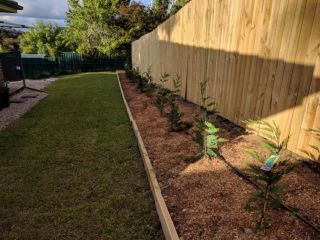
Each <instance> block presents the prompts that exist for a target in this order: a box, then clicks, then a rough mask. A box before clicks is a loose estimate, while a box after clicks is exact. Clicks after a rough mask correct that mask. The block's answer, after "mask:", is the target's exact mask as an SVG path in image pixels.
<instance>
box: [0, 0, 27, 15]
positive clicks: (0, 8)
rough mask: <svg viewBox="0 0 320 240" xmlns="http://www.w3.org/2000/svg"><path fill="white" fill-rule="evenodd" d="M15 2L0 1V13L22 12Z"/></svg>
mask: <svg viewBox="0 0 320 240" xmlns="http://www.w3.org/2000/svg"><path fill="white" fill-rule="evenodd" d="M22 9H23V7H22V6H20V5H19V4H18V3H17V2H16V1H12V0H0V12H8V13H16V12H17V11H18V10H22Z"/></svg>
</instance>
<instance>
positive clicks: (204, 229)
mask: <svg viewBox="0 0 320 240" xmlns="http://www.w3.org/2000/svg"><path fill="white" fill-rule="evenodd" d="M120 80H121V84H122V88H123V90H124V93H125V97H126V100H127V102H128V104H129V107H130V109H131V112H132V114H133V117H134V119H135V121H136V123H137V125H138V128H139V130H140V133H141V136H142V138H143V141H144V144H145V146H146V149H147V151H148V154H149V157H150V159H151V162H152V164H153V167H154V169H155V171H156V176H157V179H158V181H159V185H160V187H161V191H162V194H163V196H164V199H165V201H166V204H167V206H168V209H169V212H170V214H171V217H172V219H173V221H174V223H175V226H176V229H177V232H178V234H179V236H180V238H181V239H263V238H267V237H270V238H271V239H318V238H317V237H318V236H319V235H318V233H317V232H316V231H314V230H313V229H312V228H311V227H310V226H308V225H306V224H305V223H303V222H301V221H300V220H299V219H297V218H295V217H294V216H292V215H291V214H290V213H289V212H287V211H285V210H283V209H276V210H272V212H271V216H272V219H271V225H270V228H269V229H268V231H267V232H268V234H267V237H266V236H265V235H264V233H263V232H257V233H255V232H254V226H255V224H256V222H257V220H256V217H255V216H254V215H253V214H252V213H250V212H248V211H246V210H245V208H244V206H245V204H246V201H247V199H248V198H249V197H250V194H251V193H253V192H254V191H256V189H255V188H254V187H253V186H252V185H250V184H249V183H248V182H246V181H244V180H243V179H241V178H240V177H239V176H238V175H236V174H235V173H234V172H233V171H232V170H231V169H230V168H229V167H227V166H226V164H225V163H224V162H222V161H221V160H218V159H213V160H207V159H201V160H199V161H197V162H195V163H187V162H186V161H185V159H186V158H188V157H190V156H193V155H195V154H196V153H197V152H198V151H199V146H198V144H197V143H196V142H195V141H194V139H193V136H192V133H193V131H194V127H192V128H190V129H188V130H185V131H182V132H169V131H168V128H169V127H168V125H169V123H168V120H167V118H166V117H162V116H161V114H160V112H159V110H158V108H157V107H156V106H155V105H154V100H155V99H154V98H155V96H154V95H152V96H151V97H148V96H146V95H145V94H144V93H141V91H140V90H138V89H136V87H135V85H134V84H133V83H130V82H129V81H128V79H127V78H126V77H125V74H123V73H120ZM178 103H179V104H178V105H179V109H180V111H181V112H182V113H183V114H184V115H183V117H182V120H183V122H187V123H188V124H189V125H192V126H195V123H194V119H195V117H198V116H200V115H201V114H203V113H202V110H201V109H200V107H199V106H197V105H195V104H193V103H190V102H187V101H184V100H183V99H179V100H178ZM211 121H212V122H213V123H214V124H215V125H216V126H217V127H219V128H220V129H221V130H220V135H221V136H222V137H224V138H226V139H228V142H226V143H224V144H223V145H222V147H221V153H222V155H223V156H224V157H225V158H226V160H227V161H229V162H230V163H232V165H234V166H235V167H237V168H238V169H240V170H241V171H243V172H246V171H247V170H246V169H247V168H248V167H247V162H248V161H251V160H250V157H248V156H247V155H246V154H245V153H244V152H243V148H244V147H251V148H253V149H256V150H258V151H260V152H262V153H263V149H262V148H261V146H260V144H261V141H262V139H261V138H260V137H258V136H256V135H253V134H247V133H246V132H245V131H244V130H243V129H242V128H240V127H238V126H235V125H233V124H232V123H230V122H228V121H227V120H225V119H223V118H221V117H219V116H216V117H212V118H211ZM285 154H290V153H285ZM295 165H296V167H295V170H294V171H292V172H291V173H290V174H288V175H286V176H285V177H284V178H283V179H282V180H281V181H282V182H284V183H288V184H289V187H288V189H287V190H285V197H284V201H283V202H284V203H286V204H288V205H289V206H291V207H292V208H293V209H294V210H295V211H297V212H298V213H299V214H300V215H302V216H304V217H305V218H306V219H308V220H309V221H310V222H312V223H313V224H315V225H319V224H320V204H319V203H320V186H319V179H320V175H319V173H317V172H316V171H314V170H313V169H310V168H309V167H308V166H307V165H306V164H304V163H302V162H300V161H297V160H296V161H295Z"/></svg>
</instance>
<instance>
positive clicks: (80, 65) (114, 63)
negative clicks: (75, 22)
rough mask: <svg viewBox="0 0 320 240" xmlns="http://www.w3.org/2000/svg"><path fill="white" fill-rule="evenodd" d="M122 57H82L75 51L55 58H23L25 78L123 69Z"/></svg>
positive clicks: (123, 60)
mask: <svg viewBox="0 0 320 240" xmlns="http://www.w3.org/2000/svg"><path fill="white" fill-rule="evenodd" d="M124 62H125V59H124V58H120V57H108V56H96V57H83V56H81V55H78V54H77V53H63V54H62V55H61V56H59V57H57V58H49V57H48V58H43V59H41V58H23V59H22V64H23V69H24V74H25V76H26V78H33V79H36V78H43V77H49V76H52V75H64V74H71V73H77V72H96V71H115V70H117V69H123V67H124Z"/></svg>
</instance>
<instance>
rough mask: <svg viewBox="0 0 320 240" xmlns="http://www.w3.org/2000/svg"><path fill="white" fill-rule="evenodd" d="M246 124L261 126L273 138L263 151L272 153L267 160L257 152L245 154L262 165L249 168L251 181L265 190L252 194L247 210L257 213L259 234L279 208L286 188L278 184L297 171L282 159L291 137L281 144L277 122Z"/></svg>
mask: <svg viewBox="0 0 320 240" xmlns="http://www.w3.org/2000/svg"><path fill="white" fill-rule="evenodd" d="M245 122H246V123H250V124H252V123H253V124H259V127H260V131H262V133H263V135H264V136H267V137H268V138H269V139H264V140H263V143H262V145H263V147H264V148H265V149H266V150H268V153H269V154H268V157H267V158H264V157H263V156H262V155H261V154H259V153H258V152H256V151H255V150H252V149H245V152H246V153H247V154H248V155H249V156H251V157H252V158H253V159H254V160H256V162H257V163H258V165H257V164H255V163H250V164H248V166H249V171H250V172H251V175H250V177H251V178H252V179H255V180H256V181H257V183H258V184H259V185H260V186H261V189H260V190H259V191H258V192H257V193H254V194H252V196H251V197H250V199H249V200H248V202H247V204H246V209H247V210H249V211H253V212H255V213H256V215H257V216H258V218H259V221H258V223H257V226H256V228H257V230H260V229H264V230H265V231H266V229H267V227H268V222H269V221H270V217H269V216H268V211H269V209H272V208H274V207H278V206H279V204H278V203H279V199H280V197H281V196H280V195H281V192H282V190H283V189H284V187H285V186H284V185H282V186H281V185H279V184H278V183H279V181H280V180H281V179H282V177H283V176H284V175H285V174H288V173H289V172H290V171H291V170H292V169H293V167H292V166H291V165H290V164H288V159H284V160H282V159H281V157H280V152H281V150H283V149H285V148H286V146H287V144H288V141H289V138H290V137H289V136H288V137H286V138H284V139H283V140H281V130H280V128H279V127H278V126H277V125H276V124H275V123H274V122H273V123H268V122H266V121H262V120H247V121H245ZM271 195H272V197H271ZM274 199H277V200H274Z"/></svg>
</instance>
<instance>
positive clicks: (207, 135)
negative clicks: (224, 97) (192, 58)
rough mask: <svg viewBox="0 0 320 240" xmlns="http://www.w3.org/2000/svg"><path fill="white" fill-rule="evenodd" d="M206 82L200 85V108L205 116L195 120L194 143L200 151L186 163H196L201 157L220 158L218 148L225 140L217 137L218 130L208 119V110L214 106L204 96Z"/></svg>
mask: <svg viewBox="0 0 320 240" xmlns="http://www.w3.org/2000/svg"><path fill="white" fill-rule="evenodd" d="M206 89H207V82H206V81H204V82H201V83H200V93H201V106H202V108H203V109H204V110H205V115H204V116H203V117H202V118H198V119H196V131H195V139H196V142H197V143H198V144H199V145H200V146H201V151H200V152H199V153H198V154H197V155H196V156H194V157H191V158H188V159H187V161H196V160H199V159H201V158H202V157H207V158H208V159H212V158H216V157H220V156H221V155H220V153H219V150H220V149H219V148H220V144H221V143H223V142H226V141H227V140H226V139H224V138H221V137H219V135H218V132H219V128H217V127H215V126H214V124H212V123H210V122H209V121H208V120H207V118H208V114H209V111H208V108H209V107H212V106H214V105H215V103H214V102H213V101H209V100H210V99H211V98H210V97H207V96H206Z"/></svg>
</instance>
